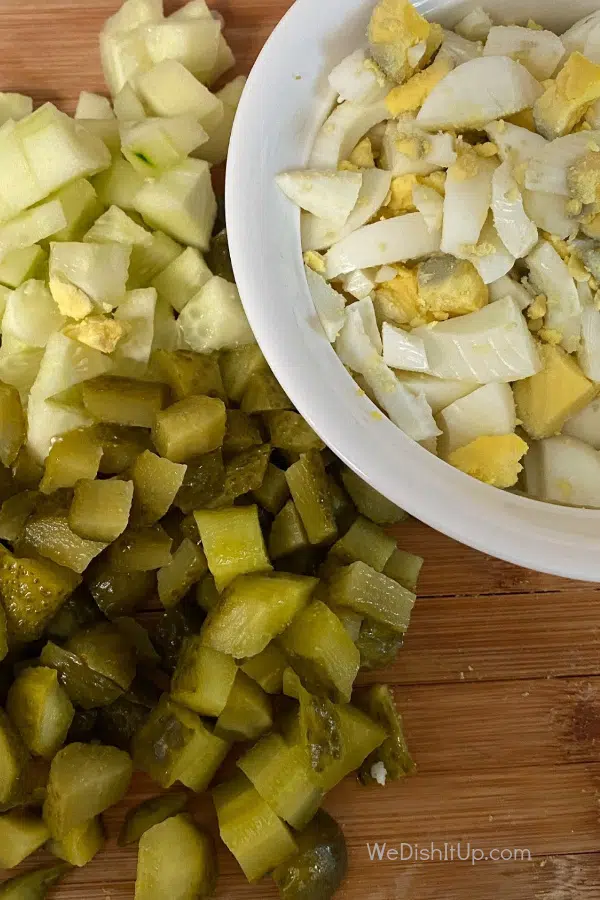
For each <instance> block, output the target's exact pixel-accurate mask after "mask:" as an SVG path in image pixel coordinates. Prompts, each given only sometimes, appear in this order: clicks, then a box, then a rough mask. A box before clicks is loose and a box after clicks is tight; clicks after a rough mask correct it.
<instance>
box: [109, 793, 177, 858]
mask: <svg viewBox="0 0 600 900" xmlns="http://www.w3.org/2000/svg"><path fill="white" fill-rule="evenodd" d="M187 802H188V796H187V794H184V793H172V794H165V795H163V796H161V797H152V798H151V799H149V800H144V801H143V802H142V803H140V804H139V806H135V807H133V809H130V810H128V812H127V815H126V816H125V821H124V822H123V825H122V827H121V831H120V833H119V847H126V846H127V845H128V844H134V843H136V842H137V841H139V839H140V838H141V837H142V835H143V834H145V833H146V832H147V831H148V830H149V829H150V828H153V827H154V826H155V825H160V823H161V822H164V821H166V820H167V819H170V818H171V816H177V815H179V813H181V812H183V811H184V809H185V807H186V806H187Z"/></svg>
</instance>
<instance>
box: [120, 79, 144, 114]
mask: <svg viewBox="0 0 600 900" xmlns="http://www.w3.org/2000/svg"><path fill="white" fill-rule="evenodd" d="M113 106H114V109H115V115H116V117H117V119H119V120H120V121H121V122H141V120H142V119H145V118H146V110H145V109H144V105H143V103H142V101H141V100H140V98H139V97H138V95H137V94H136V92H135V91H134V89H133V87H132V86H131V84H125V85H124V86H123V87H122V88H121V90H120V91H119V93H118V94H117V96H116V97H115V99H114V101H113Z"/></svg>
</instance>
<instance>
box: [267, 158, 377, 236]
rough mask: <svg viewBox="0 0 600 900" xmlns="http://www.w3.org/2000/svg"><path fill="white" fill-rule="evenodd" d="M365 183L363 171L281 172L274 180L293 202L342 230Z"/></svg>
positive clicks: (307, 170)
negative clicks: (363, 182) (363, 181)
mask: <svg viewBox="0 0 600 900" xmlns="http://www.w3.org/2000/svg"><path fill="white" fill-rule="evenodd" d="M362 180H363V177H362V174H361V173H360V172H319V171H316V170H315V169H298V170H296V171H293V172H282V173H281V175H277V177H276V178H275V181H276V182H277V185H278V186H279V188H280V189H281V190H282V191H283V193H284V194H285V195H286V197H289V199H290V200H291V201H292V202H293V203H295V204H296V205H297V206H299V207H301V209H304V210H306V211H307V212H310V213H312V214H313V216H317V217H318V218H319V219H326V220H327V221H330V222H332V223H336V224H337V225H338V226H340V227H341V226H342V225H343V224H344V223H345V222H346V221H347V220H348V216H349V215H350V213H351V212H352V210H353V209H354V207H355V206H356V201H357V200H358V195H359V193H360V189H361V187H362Z"/></svg>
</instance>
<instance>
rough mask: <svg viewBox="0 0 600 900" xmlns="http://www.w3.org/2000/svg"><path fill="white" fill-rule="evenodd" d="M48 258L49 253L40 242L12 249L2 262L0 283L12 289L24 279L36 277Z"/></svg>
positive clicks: (0, 263) (0, 264)
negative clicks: (31, 245)
mask: <svg viewBox="0 0 600 900" xmlns="http://www.w3.org/2000/svg"><path fill="white" fill-rule="evenodd" d="M47 258H48V254H47V253H46V251H45V250H44V248H43V247H40V246H39V245H38V244H34V245H33V247H24V248H23V249H22V250H12V251H11V252H10V253H7V254H6V256H5V257H4V259H3V260H2V261H1V262H0V284H2V285H5V286H6V287H9V288H12V290H14V289H15V288H18V287H19V285H21V284H23V282H24V281H28V280H29V279H30V278H35V276H36V273H37V272H38V270H39V269H40V268H41V267H42V265H43V263H44V261H45V260H46V259H47Z"/></svg>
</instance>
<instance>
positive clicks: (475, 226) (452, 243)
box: [441, 159, 498, 259]
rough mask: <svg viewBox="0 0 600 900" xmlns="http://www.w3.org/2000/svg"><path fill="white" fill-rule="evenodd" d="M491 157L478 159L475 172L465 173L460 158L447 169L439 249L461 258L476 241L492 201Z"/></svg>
mask: <svg viewBox="0 0 600 900" xmlns="http://www.w3.org/2000/svg"><path fill="white" fill-rule="evenodd" d="M497 165H498V164H497V162H495V161H494V160H493V159H478V160H477V173H476V174H475V175H470V176H468V175H465V171H464V169H463V167H462V165H461V161H460V159H459V160H458V162H456V163H455V164H454V165H453V166H450V168H449V169H448V175H447V177H446V196H445V197H444V210H443V228H442V242H441V249H442V252H443V253H451V254H453V256H457V257H459V258H461V259H464V258H466V256H468V254H469V252H470V251H469V248H470V247H473V246H474V245H475V244H477V242H478V240H479V236H480V234H481V229H482V228H483V225H484V222H485V220H486V219H487V215H488V212H489V209H490V204H491V202H492V178H493V175H494V172H495V170H496V167H497Z"/></svg>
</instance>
